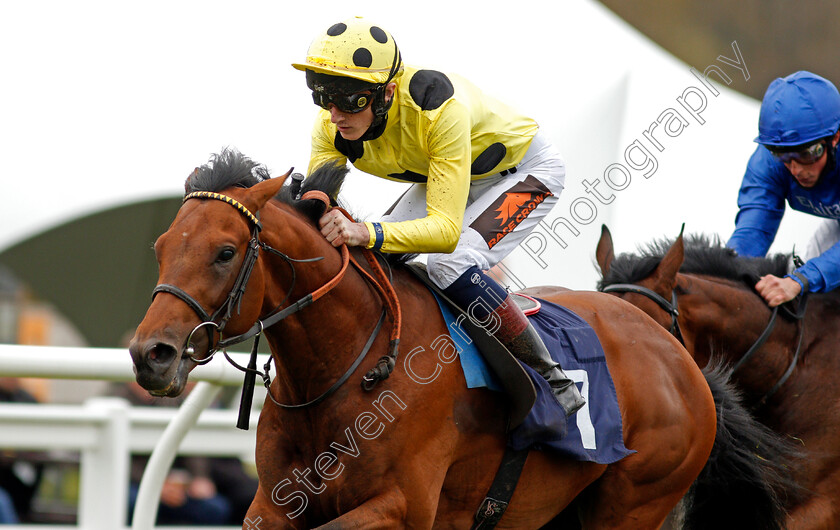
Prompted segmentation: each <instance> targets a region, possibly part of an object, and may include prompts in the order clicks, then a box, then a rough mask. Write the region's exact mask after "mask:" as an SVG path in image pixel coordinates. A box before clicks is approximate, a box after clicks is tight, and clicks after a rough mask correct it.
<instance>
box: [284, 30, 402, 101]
mask: <svg viewBox="0 0 840 530" xmlns="http://www.w3.org/2000/svg"><path fill="white" fill-rule="evenodd" d="M292 66H293V67H295V68H296V69H298V70H304V71H305V70H309V71H312V72H314V73H316V74H326V75H329V76H340V77H349V78H352V79H356V80H358V81H362V82H364V83H367V84H370V85H384V84H387V83H388V82H390V81H391V80H392V79H393V78H394V77H396V76H397V75H399V74H400V73H401V72H402V70H403V64H402V56H401V55H400V50H399V48H398V47H397V43H396V42H395V41H394V38H393V37H392V36H391V34H390V33H388V32H387V31H385V30H383V29H382V28H380V27H379V26H375V25H372V24H370V23H369V22H367V21H366V20H365V19H364V18H362V17H355V18H352V19H350V20H345V21H344V22H339V23H338V24H334V25H332V26H331V27H330V28H329V29H328V30H327V31H326V32H324V33H323V34H321V35H318V36H317V37H316V38H315V40H314V41H312V44H310V45H309V51H308V52H307V53H306V61H305V62H303V63H293V64H292Z"/></svg>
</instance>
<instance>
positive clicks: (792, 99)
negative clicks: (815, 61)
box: [755, 71, 840, 147]
mask: <svg viewBox="0 0 840 530" xmlns="http://www.w3.org/2000/svg"><path fill="white" fill-rule="evenodd" d="M838 128H840V93H838V92H837V87H835V86H834V84H832V82H831V81H829V80H827V79H824V78H822V77H820V76H818V75H816V74H812V73H811V72H805V71H801V72H796V73H794V74H791V75H789V76H787V77H785V78H781V77H780V78H777V79H776V80H774V81H773V82H772V83H770V86H769V87H768V88H767V92H766V93H765V94H764V100H763V101H762V102H761V112H760V114H759V117H758V136H757V137H756V139H755V141H756V142H757V143H760V144H764V145H776V146H782V147H784V146H794V145H802V144H807V143H810V142H813V141H816V140H819V139H820V138H825V137H827V136H831V135H833V134H834V133H835V132H837V130H838Z"/></svg>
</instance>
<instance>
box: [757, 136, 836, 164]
mask: <svg viewBox="0 0 840 530" xmlns="http://www.w3.org/2000/svg"><path fill="white" fill-rule="evenodd" d="M770 152H771V153H772V154H773V156H774V157H775V158H776V160H778V161H779V162H782V163H784V164H788V163H790V162H791V161H793V160H796V162H797V163H799V164H802V165H806V166H807V165H810V164H813V163H814V162H816V161H817V160H819V159H820V158H822V156H823V155H824V154H825V142H817V143H815V144H812V145H810V146H808V147H806V148H804V149H800V150H797V151H776V150H774V149H772V148H770Z"/></svg>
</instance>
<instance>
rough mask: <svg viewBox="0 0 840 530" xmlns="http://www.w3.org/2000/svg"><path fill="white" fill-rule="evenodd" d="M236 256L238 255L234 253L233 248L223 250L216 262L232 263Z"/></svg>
mask: <svg viewBox="0 0 840 530" xmlns="http://www.w3.org/2000/svg"><path fill="white" fill-rule="evenodd" d="M235 255H236V252H234V250H233V249H232V248H225V249H222V251H221V252H219V257H218V258H216V260H217V261H221V262H225V261H230V260H232V259H233V257H234V256H235Z"/></svg>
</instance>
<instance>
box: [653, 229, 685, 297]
mask: <svg viewBox="0 0 840 530" xmlns="http://www.w3.org/2000/svg"><path fill="white" fill-rule="evenodd" d="M683 230H685V224H683V226H682V229H681V230H680V235H679V236H677V239H676V240H675V241H674V243H673V244H672V245H671V248H669V249H668V252H666V253H665V256H664V257H663V258H662V261H660V262H659V265H657V266H656V270H655V271H653V276H652V278H653V280H654V281H655V282H656V283H655V287H654V290H656V291H657V292H659V294H662V293H670V292H671V291H673V290H674V287H676V285H677V273H678V272H680V267H682V264H683V260H685V244H684V243H683Z"/></svg>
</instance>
